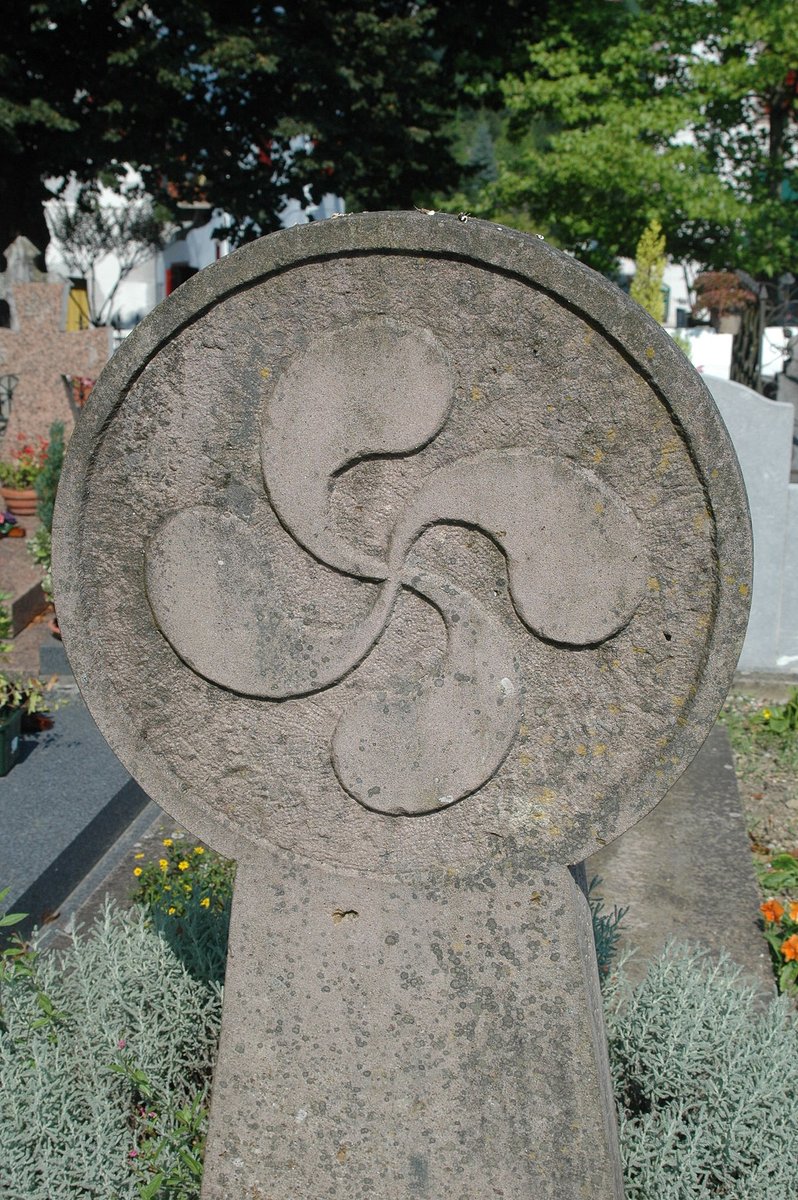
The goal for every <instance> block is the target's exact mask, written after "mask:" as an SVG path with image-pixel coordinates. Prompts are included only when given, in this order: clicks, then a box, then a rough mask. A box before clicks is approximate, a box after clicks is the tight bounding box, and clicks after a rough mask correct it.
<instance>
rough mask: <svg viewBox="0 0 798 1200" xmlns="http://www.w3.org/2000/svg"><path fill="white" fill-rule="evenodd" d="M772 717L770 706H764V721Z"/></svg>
mask: <svg viewBox="0 0 798 1200" xmlns="http://www.w3.org/2000/svg"><path fill="white" fill-rule="evenodd" d="M770 717H771V712H770V709H769V708H763V709H762V720H763V721H769V720H770Z"/></svg>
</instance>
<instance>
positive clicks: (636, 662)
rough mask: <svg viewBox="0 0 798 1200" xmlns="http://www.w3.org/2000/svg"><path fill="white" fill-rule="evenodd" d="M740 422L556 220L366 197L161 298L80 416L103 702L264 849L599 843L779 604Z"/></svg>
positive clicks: (76, 539) (80, 538)
mask: <svg viewBox="0 0 798 1200" xmlns="http://www.w3.org/2000/svg"><path fill="white" fill-rule="evenodd" d="M750 556H751V547H750V529H749V525H748V521H747V509H746V502H745V493H744V489H743V485H742V481H741V478H740V474H739V470H738V468H737V464H736V460H735V458H734V453H733V450H732V448H731V445H730V442H729V439H728V436H727V434H726V431H725V428H724V426H723V424H722V422H721V420H720V417H719V416H718V413H717V410H716V409H715V406H714V404H713V402H712V400H711V398H710V396H709V393H708V392H707V390H706V388H705V387H704V385H703V384H702V382H701V380H700V379H699V377H698V376H697V375H696V373H695V372H694V371H693V370H692V368H691V367H690V366H689V365H688V363H687V361H686V359H685V358H684V357H683V355H682V353H681V351H680V350H678V348H677V347H676V346H674V344H673V343H672V342H671V340H670V339H669V338H668V336H667V335H666V334H665V333H664V332H663V331H662V330H661V329H660V328H659V327H658V326H657V325H656V324H655V323H654V322H653V321H651V320H650V319H649V318H648V317H646V315H645V314H644V313H643V312H642V310H640V309H639V308H638V307H637V306H636V305H633V304H632V303H631V302H630V301H629V300H628V299H627V298H626V297H625V296H624V295H622V294H621V293H620V292H619V291H618V290H617V289H615V288H614V287H613V286H611V285H610V284H609V283H607V282H606V281H605V280H603V279H602V278H601V277H600V276H598V275H595V274H593V273H592V272H590V271H588V270H587V269H586V268H583V267H582V266H580V265H579V264H578V263H576V262H574V261H573V260H571V259H569V258H568V257H566V256H565V255H563V254H561V253H559V252H557V251H554V250H552V249H551V248H550V247H548V246H547V245H546V244H545V243H544V242H543V241H541V240H538V239H535V238H530V237H528V236H525V235H522V234H519V233H516V232H514V231H510V230H506V229H502V228H500V227H498V226H491V225H487V224H484V223H482V222H477V221H473V220H469V221H468V222H467V223H464V222H461V221H458V220H456V219H455V218H452V217H448V216H442V215H441V216H435V217H431V218H430V217H427V216H425V215H422V214H397V213H391V214H369V215H363V216H358V217H347V218H346V219H343V220H339V221H334V222H333V221H330V222H325V223H323V224H320V225H311V226H304V227H297V228H295V229H292V230H288V231H285V232H283V233H279V234H276V235H273V236H271V237H268V238H265V239H263V240H262V241H260V242H257V243H255V244H253V245H250V246H247V247H245V248H244V249H242V250H240V251H238V252H237V253H235V254H233V255H232V256H231V257H230V258H228V259H224V260H222V261H221V262H219V263H217V264H216V265H215V266H213V267H211V268H209V269H208V270H207V271H203V272H202V273H201V274H200V275H199V276H197V277H196V278H194V279H192V280H191V281H190V282H189V283H187V284H185V285H183V287H181V288H180V289H179V291H178V292H177V293H176V294H175V295H173V296H172V297H170V298H169V300H168V301H167V302H166V303H165V304H163V305H161V306H160V307H159V308H158V309H157V310H156V311H155V312H154V313H153V314H152V315H151V316H150V317H149V318H147V320H146V321H144V322H143V323H142V325H141V326H139V328H138V329H137V330H136V331H135V333H133V334H132V335H131V336H130V337H129V338H128V340H127V341H126V342H125V344H124V346H123V347H122V348H121V349H120V350H119V351H118V352H117V354H116V355H115V356H114V358H113V360H112V362H111V363H110V364H109V366H108V368H107V369H106V371H105V372H104V373H103V376H102V378H101V380H100V381H99V383H98V384H97V386H96V388H95V389H94V392H93V394H92V397H91V400H90V402H89V405H88V406H87V408H86V410H85V411H84V413H83V415H82V417H81V420H80V422H79V425H78V429H77V431H76V433H75V436H74V438H73V441H72V445H71V447H70V451H69V455H68V461H67V466H66V469H65V472H64V476H63V479H62V483H61V489H60V493H59V513H58V518H57V528H56V564H55V565H56V576H57V580H56V582H57V599H58V612H59V617H60V620H61V625H62V629H63V631H64V640H65V642H66V646H67V649H68V652H69V656H70V659H71V662H72V664H73V668H74V670H75V675H76V677H77V679H78V682H79V683H80V686H81V689H82V691H83V694H84V696H85V697H86V700H87V703H88V705H89V707H90V709H91V711H92V713H93V715H94V717H95V719H96V721H97V723H98V725H99V726H100V728H101V730H102V732H103V733H104V734H105V736H106V737H107V739H108V741H109V742H110V744H111V745H112V746H113V748H114V749H115V750H116V752H117V754H118V755H119V757H120V758H121V759H122V761H123V763H124V764H125V765H126V766H127V768H128V769H129V770H130V771H131V773H132V774H133V775H134V776H135V777H136V778H137V779H139V781H140V782H141V783H142V785H143V786H144V787H145V788H146V789H147V791H148V792H149V793H150V795H151V796H152V797H153V798H154V799H155V800H157V801H158V802H159V803H160V804H163V805H164V806H165V807H166V808H167V809H168V810H169V811H170V812H172V814H173V815H174V816H175V817H176V818H177V819H179V820H181V821H183V822H185V824H186V825H187V826H188V827H189V828H190V829H191V830H192V831H193V832H195V833H196V834H198V835H200V836H204V837H206V838H207V840H208V841H210V842H211V843H212V844H213V845H215V846H217V847H218V848H219V849H221V850H223V851H225V852H227V853H229V854H232V855H235V854H236V853H237V852H239V851H240V849H241V846H242V839H243V840H244V841H245V842H249V843H254V844H255V845H262V846H264V847H266V846H268V847H271V848H278V849H279V850H281V851H284V852H287V853H288V854H290V855H292V856H301V857H303V858H306V859H309V860H311V861H315V862H318V863H326V864H329V865H331V866H334V867H335V868H337V869H339V870H340V869H343V870H352V871H369V872H377V873H395V872H402V871H408V870H414V869H423V868H430V867H450V868H459V867H466V866H469V865H471V864H476V863H479V862H482V861H484V860H485V859H487V858H488V857H490V856H491V855H494V854H496V853H502V851H503V848H506V847H511V846H515V847H517V846H523V847H527V848H528V849H529V851H530V852H531V853H533V854H534V856H535V858H536V860H537V861H541V862H546V861H551V860H554V861H557V862H559V863H567V862H576V861H579V860H581V859H582V858H584V857H585V856H586V855H588V854H589V853H590V852H591V851H592V850H594V849H595V848H596V847H597V846H598V845H600V844H603V843H604V842H606V841H608V840H610V839H611V838H613V837H614V836H616V835H617V834H618V833H620V832H622V831H623V830H624V829H625V828H627V827H628V826H629V825H630V824H632V823H633V822H634V821H635V820H637V819H638V818H639V817H640V816H642V815H643V814H644V813H645V812H647V811H648V810H649V809H650V808H651V807H652V806H653V805H654V804H655V803H656V801H657V800H658V799H660V797H661V796H662V795H664V793H665V791H666V790H667V789H668V787H670V785H671V784H672V783H673V781H674V779H675V778H676V777H677V775H678V774H679V773H680V771H681V770H682V769H683V767H684V766H685V765H686V764H687V762H689V760H690V758H691V757H692V755H693V754H694V753H695V751H696V749H697V748H698V746H699V745H700V743H701V741H702V740H703V738H704V737H705V736H706V734H707V732H708V730H709V728H710V726H711V724H712V721H713V720H714V718H715V715H716V713H717V710H718V708H719V706H720V704H721V703H722V700H723V697H724V695H725V692H726V689H727V687H728V684H729V682H730V679H731V676H732V672H733V670H734V667H735V664H736V661H737V657H738V654H739V648H740V645H741V641H742V636H743V633H744V629H745V622H746V617H747V609H748V600H747V596H748V591H749V584H750Z"/></svg>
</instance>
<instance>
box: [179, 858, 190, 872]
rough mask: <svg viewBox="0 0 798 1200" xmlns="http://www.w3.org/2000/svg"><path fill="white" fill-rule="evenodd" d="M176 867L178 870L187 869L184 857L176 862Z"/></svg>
mask: <svg viewBox="0 0 798 1200" xmlns="http://www.w3.org/2000/svg"><path fill="white" fill-rule="evenodd" d="M177 869H178V871H187V870H188V862H187V860H186V859H185V858H181V860H180V862H179V863H178V864H177Z"/></svg>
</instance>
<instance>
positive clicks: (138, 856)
mask: <svg viewBox="0 0 798 1200" xmlns="http://www.w3.org/2000/svg"><path fill="white" fill-rule="evenodd" d="M133 857H134V858H143V857H144V855H143V854H134V855H133Z"/></svg>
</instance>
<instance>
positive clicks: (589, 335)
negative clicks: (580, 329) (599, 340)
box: [583, 329, 596, 346]
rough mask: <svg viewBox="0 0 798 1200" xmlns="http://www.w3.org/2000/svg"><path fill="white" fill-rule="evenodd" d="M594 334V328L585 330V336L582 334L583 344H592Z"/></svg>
mask: <svg viewBox="0 0 798 1200" xmlns="http://www.w3.org/2000/svg"><path fill="white" fill-rule="evenodd" d="M595 336H596V334H595V332H594V330H592V329H588V331H587V333H586V334H585V336H584V339H583V340H584V343H585V345H586V346H592V345H593V341H594V339H595Z"/></svg>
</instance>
